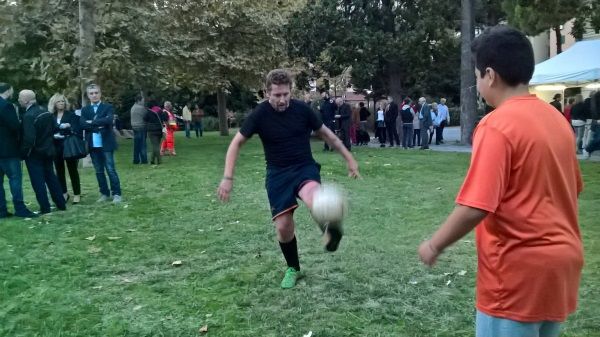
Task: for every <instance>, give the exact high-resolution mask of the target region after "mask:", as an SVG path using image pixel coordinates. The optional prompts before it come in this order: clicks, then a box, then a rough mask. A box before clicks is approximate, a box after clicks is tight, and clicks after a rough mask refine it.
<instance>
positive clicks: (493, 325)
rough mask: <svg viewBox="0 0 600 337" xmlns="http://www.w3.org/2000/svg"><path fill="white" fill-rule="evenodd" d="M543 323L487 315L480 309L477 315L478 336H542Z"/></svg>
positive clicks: (476, 328) (476, 332) (476, 329)
mask: <svg viewBox="0 0 600 337" xmlns="http://www.w3.org/2000/svg"><path fill="white" fill-rule="evenodd" d="M541 326H542V324H541V323H523V322H518V321H513V320H510V319H504V318H498V317H493V316H490V315H487V314H485V313H483V312H481V311H479V310H477V314H476V317H475V336H476V337H505V336H506V337H508V336H518V337H540V334H539V332H540V327H541Z"/></svg>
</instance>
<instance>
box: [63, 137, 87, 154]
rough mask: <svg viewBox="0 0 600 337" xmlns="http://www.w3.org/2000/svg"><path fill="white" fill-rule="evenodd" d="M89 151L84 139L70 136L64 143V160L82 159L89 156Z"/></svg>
mask: <svg viewBox="0 0 600 337" xmlns="http://www.w3.org/2000/svg"><path fill="white" fill-rule="evenodd" d="M87 152H88V151H87V149H86V146H85V142H84V141H83V139H81V138H79V137H78V136H76V135H69V136H67V138H65V140H64V143H63V158H64V159H81V158H85V156H87Z"/></svg>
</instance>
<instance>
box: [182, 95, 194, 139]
mask: <svg viewBox="0 0 600 337" xmlns="http://www.w3.org/2000/svg"><path fill="white" fill-rule="evenodd" d="M191 107H192V102H187V103H186V105H185V106H184V107H183V111H182V114H181V117H182V118H183V122H184V123H185V137H186V138H190V124H191V123H192V110H190V108H191Z"/></svg>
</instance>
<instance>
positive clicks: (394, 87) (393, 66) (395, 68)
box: [388, 63, 402, 105]
mask: <svg viewBox="0 0 600 337" xmlns="http://www.w3.org/2000/svg"><path fill="white" fill-rule="evenodd" d="M388 69H389V73H388V76H389V78H388V91H389V95H390V96H392V98H393V99H394V102H396V103H397V104H398V105H400V103H402V102H401V100H402V70H401V67H400V65H399V64H397V63H390V64H389V67H388Z"/></svg>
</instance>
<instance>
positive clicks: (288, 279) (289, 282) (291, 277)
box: [281, 267, 300, 289]
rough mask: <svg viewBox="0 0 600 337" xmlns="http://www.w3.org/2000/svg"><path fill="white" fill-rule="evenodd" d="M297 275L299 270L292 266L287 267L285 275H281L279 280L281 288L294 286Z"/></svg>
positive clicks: (298, 275)
mask: <svg viewBox="0 0 600 337" xmlns="http://www.w3.org/2000/svg"><path fill="white" fill-rule="evenodd" d="M299 277H300V272H299V271H297V270H296V269H295V268H293V267H288V269H287V270H286V271H285V275H284V276H283V280H281V289H291V288H293V287H295V286H296V281H298V279H299Z"/></svg>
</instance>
